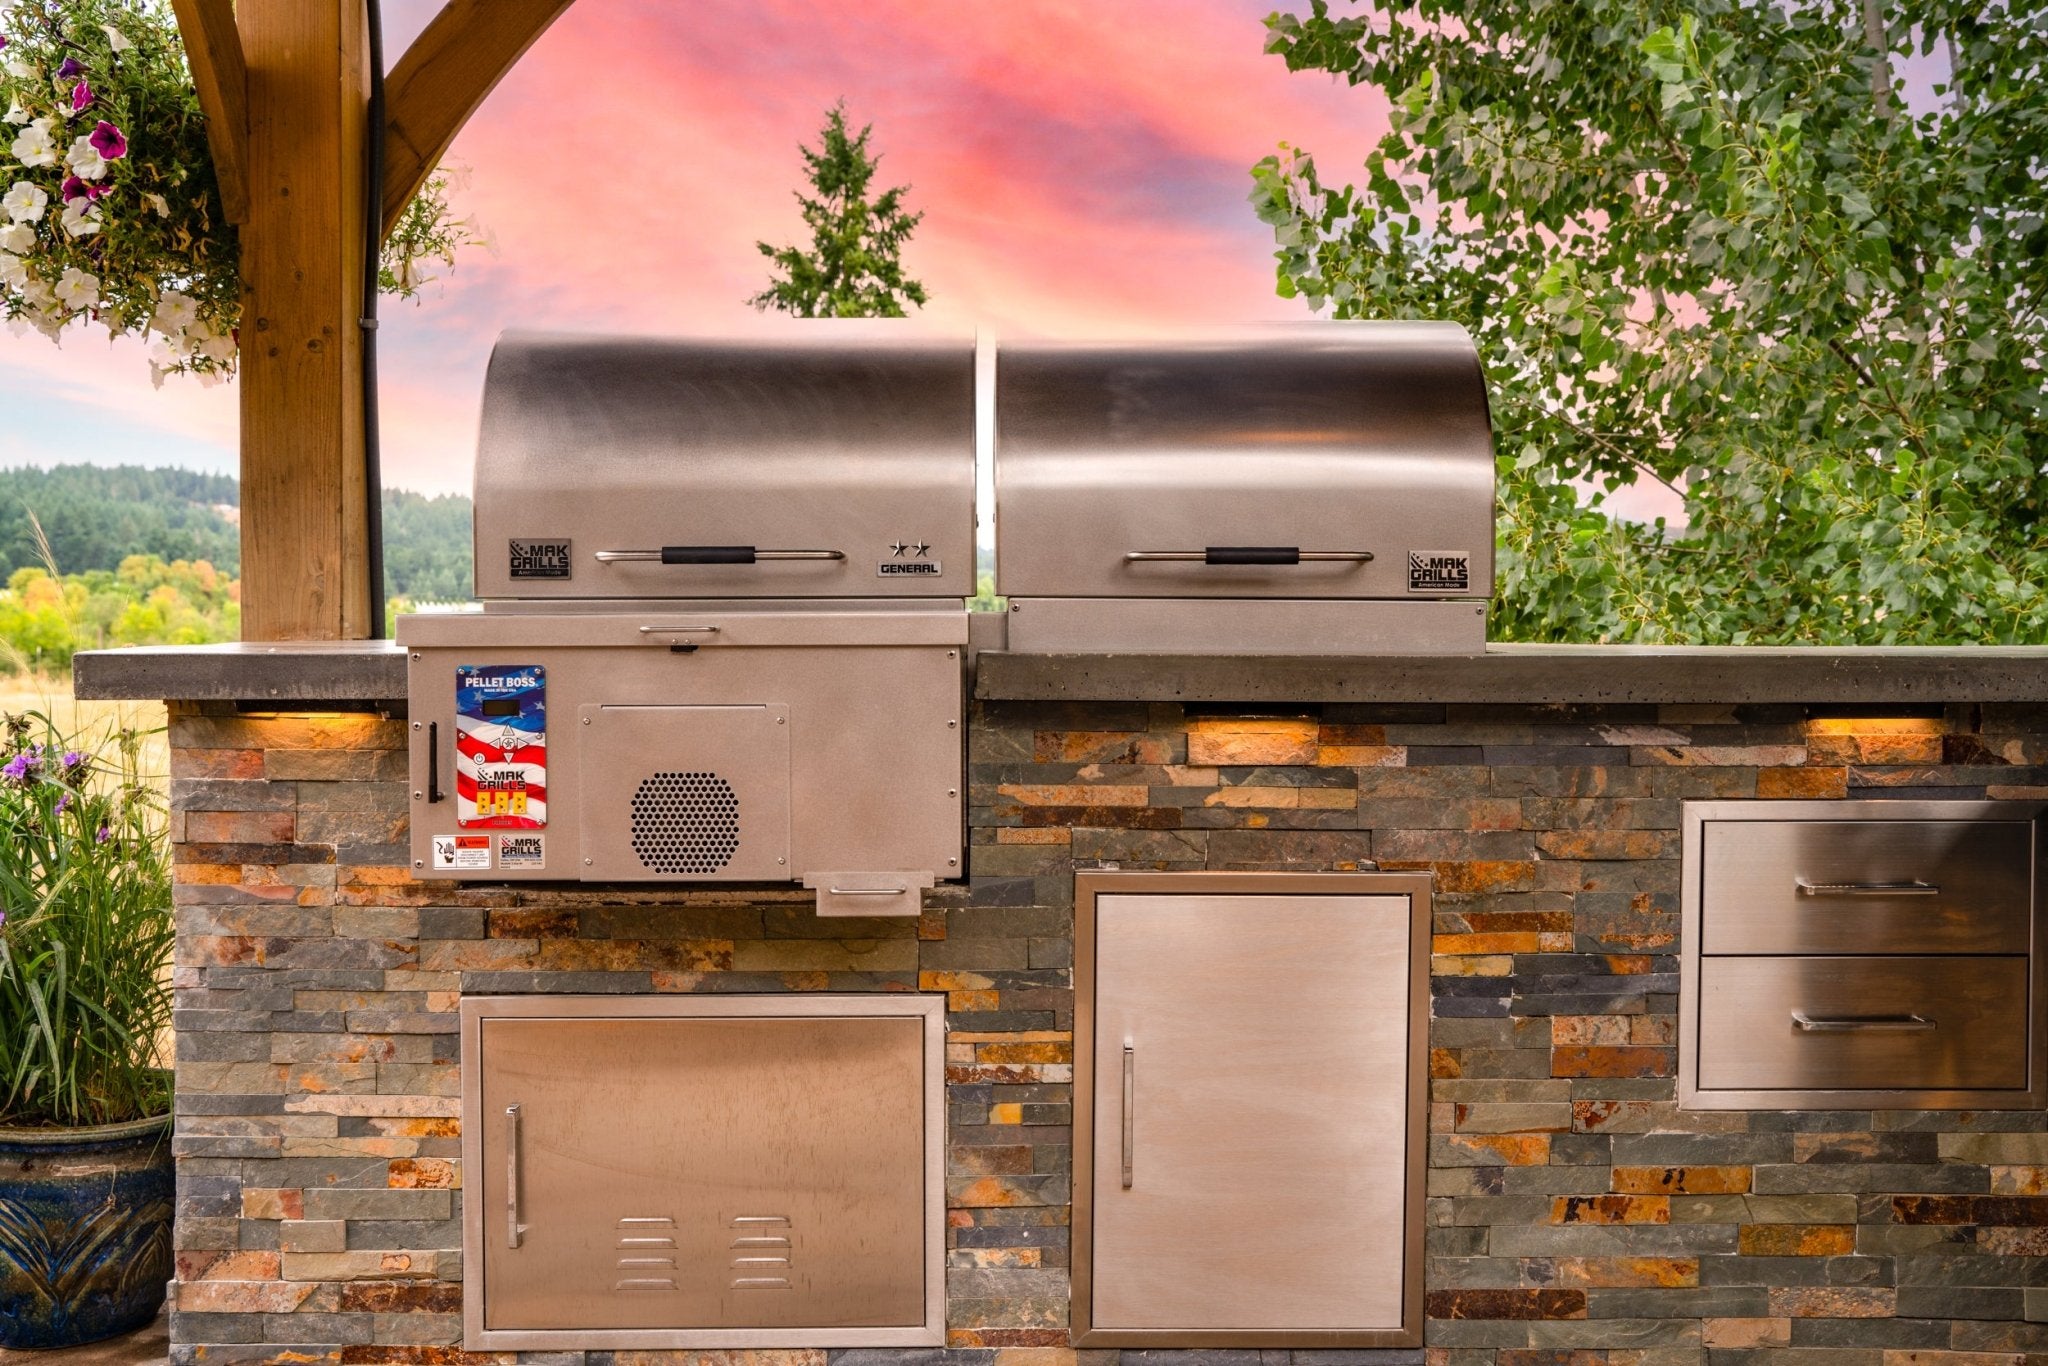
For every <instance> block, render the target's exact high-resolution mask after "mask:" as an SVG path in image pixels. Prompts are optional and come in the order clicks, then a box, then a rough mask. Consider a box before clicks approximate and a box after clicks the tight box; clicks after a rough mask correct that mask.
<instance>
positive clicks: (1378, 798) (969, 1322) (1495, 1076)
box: [171, 703, 2048, 1366]
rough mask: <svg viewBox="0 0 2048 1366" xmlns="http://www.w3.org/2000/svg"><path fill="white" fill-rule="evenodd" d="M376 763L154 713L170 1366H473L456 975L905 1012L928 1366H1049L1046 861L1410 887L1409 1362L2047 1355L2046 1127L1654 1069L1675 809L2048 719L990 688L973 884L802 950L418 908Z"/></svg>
mask: <svg viewBox="0 0 2048 1366" xmlns="http://www.w3.org/2000/svg"><path fill="white" fill-rule="evenodd" d="M404 742H405V729H404V725H403V723H402V721H399V720H392V719H387V718H384V717H380V716H377V715H372V714H360V715H333V716H295V715H256V714H239V713H237V712H236V711H235V709H234V708H232V707H229V706H222V705H213V704H209V705H205V706H195V705H174V706H173V708H172V712H171V743H172V746H173V748H172V763H173V770H174V785H173V802H174V808H175V809H174V816H173V820H174V833H175V836H176V840H177V851H176V852H177V879H178V881H177V900H178V914H179V930H180V935H179V946H178V966H177V970H176V971H177V992H178V1014H177V1027H178V1056H179V1062H178V1069H179V1071H178V1075H179V1098H178V1108H179V1118H178V1126H177V1137H176V1144H177V1153H178V1161H179V1167H180V1178H179V1220H178V1229H177V1246H178V1277H179V1282H178V1285H177V1286H176V1291H175V1295H176V1298H175V1316H174V1319H173V1326H172V1332H173V1340H174V1342H175V1344H176V1346H175V1349H174V1351H175V1354H176V1357H177V1359H179V1360H181V1361H221V1362H225V1361H248V1360H293V1361H299V1360H327V1361H345V1362H363V1363H370V1362H436V1361H464V1360H470V1359H471V1358H469V1357H466V1356H464V1355H463V1354H462V1353H461V1352H460V1351H459V1350H458V1349H457V1348H456V1347H455V1346H454V1345H453V1344H456V1343H457V1342H459V1339H460V1322H459V1304H460V1295H461V1287H460V1285H459V1281H460V1278H461V1275H462V1267H461V1257H460V1252H459V1247H460V1242H461V1239H460V1233H459V1218H458V1216H459V1202H460V1200H461V1198H462V1194H461V1187H462V1176H463V1173H462V1171H461V1166H460V1160H459V1155H458V1152H459V1142H458V1135H459V1129H458V1104H457V1099H456V1097H457V1095H458V1089H459V1088H458V1075H459V1073H458V1069H459V1059H458V1057H457V1039H456V1014H455V1010H456V1003H457V1001H458V999H459V997H460V996H461V994H462V993H464V992H491V993H503V992H649V991H655V992H663V991H667V992H687V991H697V992H707V991H739V992H785V991H910V990H924V991H934V992H944V993H946V995H947V1001H948V1008H949V1017H948V1018H949V1023H950V1027H951V1033H950V1035H949V1042H948V1044H947V1058H948V1065H949V1076H948V1082H949V1088H948V1089H949V1101H950V1105H949V1121H950V1126H949V1138H948V1162H949V1167H948V1179H947V1190H948V1193H949V1205H950V1209H949V1215H948V1238H947V1241H948V1263H949V1267H950V1271H949V1324H950V1329H949V1332H950V1338H951V1341H952V1343H953V1344H954V1350H955V1354H956V1355H964V1356H966V1357H970V1358H971V1357H976V1356H989V1355H994V1354H996V1353H1001V1354H1002V1356H1003V1358H1004V1359H1003V1363H1002V1366H1012V1358H1014V1359H1015V1366H1056V1363H1057V1362H1059V1361H1062V1360H1066V1359H1067V1358H1068V1354H1067V1353H1066V1352H1065V1351H1064V1350H1063V1349H1064V1347H1065V1344H1066V1333H1065V1323H1066V1316H1067V1272H1066V1266H1067V1246H1068V1244H1067V1220H1068V1202H1069V1195H1070V1190H1069V1154H1070V1130H1069V1123H1070V1117H1071V1109H1070V1104H1071V1099H1072V1097H1071V1082H1072V1041H1071V1032H1070V1031H1071V1028H1072V1023H1073V995H1072V990H1071V978H1070V968H1071V961H1072V942H1071V896H1072V886H1071V875H1072V872H1073V870H1074V869H1075V868H1076V867H1083V866H1096V865H1098V864H1103V863H1112V864H1117V865H1121V866H1123V867H1127V868H1138V867H1143V868H1160V869H1197V868H1219V869H1220V868H1230V869H1247V868H1273V869H1342V868H1351V867H1356V866H1358V865H1360V864H1362V863H1364V862H1365V861H1366V860H1369V859H1376V860H1378V861H1379V863H1380V865H1381V866H1382V867H1387V868H1427V869H1429V870H1431V871H1432V872H1433V873H1434V874H1435V877H1436V885H1437V888H1438V898H1437V902H1436V926H1435V929H1436V937H1435V943H1434V950H1435V957H1434V964H1433V966H1434V980H1435V1009H1434V1015H1435V1018H1434V1021H1433V1023H1432V1026H1431V1038H1430V1043H1431V1071H1432V1075H1433V1080H1432V1082H1431V1101H1432V1103H1431V1107H1430V1142H1429V1158H1430V1167H1431V1171H1430V1177H1429V1192H1430V1199H1429V1202H1428V1209H1427V1211H1426V1219H1427V1221H1428V1224H1429V1230H1428V1250H1429V1264H1428V1275H1427V1287H1428V1299H1427V1302H1428V1312H1429V1318H1430V1322H1429V1325H1428V1332H1429V1343H1430V1347H1429V1350H1428V1357H1429V1360H1430V1361H1431V1362H1432V1363H1434V1364H1435V1366H1467V1363H1471V1366H1478V1364H1479V1363H1498V1366H1601V1364H1602V1363H1611V1366H1664V1363H1672V1364H1673V1366H1676V1363H1681V1362H1704V1361H1711V1362H1714V1363H1724V1362H1730V1363H1732V1362H1743V1361H1748V1360H1750V1359H1752V1357H1753V1356H1759V1354H1762V1353H1770V1354H1771V1360H1773V1361H1774V1362H1776V1363H1779V1366H1794V1364H1795V1363H1797V1364H1798V1366H1804V1363H1808V1362H1822V1363H1828V1364H1829V1366H1860V1364H1861V1363H1871V1364H1872V1366H1943V1364H1944V1363H1945V1364H1946V1366H1988V1364H1989V1363H1992V1362H2018V1361H2020V1360H2022V1359H2024V1358H2025V1357H2026V1355H2027V1354H2030V1353H2040V1352H2048V1322H2040V1320H2048V1194H2044V1193H2043V1192H2044V1190H2048V1134H2044V1132H2043V1130H2044V1128H2048V1117H2044V1116H2043V1115H2041V1114H2038V1113H1954V1112H1928V1113H1918V1112H1879V1113H1875V1114H1873V1113H1870V1112H1847V1113H1843V1112H1829V1113H1793V1114H1788V1113H1774V1112H1756V1113H1710V1114H1681V1113H1679V1112H1678V1111H1677V1109H1676V1107H1675V1104H1674V1100H1673V1096H1674V1084H1673V1081H1672V1074H1673V1070H1674V1063H1675V1052H1674V1048H1673V1031H1674V1016H1675V995H1676V991H1677V974H1676V958H1675V954H1676V951H1677V936H1678V861H1677V860H1678V834H1677V830H1678V823H1679V804H1680V802H1681V801H1683V800H1685V799H1688V798H1746V797H1844V796H1893V797H1906V796H1913V797H1985V796H1990V797H2015V798H2043V797H2048V708H2034V709H2029V708H2021V707H2012V706H1994V705H1985V706H1981V707H1979V706H1972V705H1952V706H1949V707H1946V708H1942V709H1936V710H1934V711H1932V712H1928V711H1925V710H1923V711H1921V712H1919V713H1908V714H1905V715H1901V716H1892V717H1888V718H1887V717H1871V716H1865V717H1862V718H1860V719H1859V718H1853V717H1842V716H1839V715H1835V716H1829V715H1825V714H1817V713H1810V712H1809V710H1808V709H1805V708H1801V707H1796V706H1769V707H1733V708H1729V707H1713V706H1662V707H1655V706H1614V707H1606V708H1584V707H1545V706H1526V707H1499V706H1487V707H1480V706H1451V707H1444V706H1425V705H1402V706H1351V705H1347V706H1334V705H1333V706H1326V707H1321V708H1296V709H1282V710H1280V711H1278V712H1275V711H1273V710H1271V709H1251V708H1202V709H1195V708H1188V709H1183V708H1181V707H1178V706H1171V705H1139V704H1118V703H1102V704H1057V705H1055V704H1021V703H990V704H985V705H983V706H981V707H980V708H978V709H977V711H976V713H975V717H974V727H973V731H972V735H971V741H970V743H971V747H972V755H971V757H972V764H973V771H972V774H971V783H972V800H973V817H972V824H973V829H972V832H971V839H972V843H973V850H972V871H973V874H974V876H973V880H972V884H971V887H969V888H953V889H944V890H941V891H940V892H938V893H936V894H935V895H933V896H932V897H931V899H930V900H931V908H930V909H929V910H928V911H927V912H926V914H925V915H924V916H923V917H922V919H920V920H917V921H908V920H904V921H840V920H833V921H821V920H819V919H817V918H816V917H815V916H814V915H813V914H812V913H811V911H810V909H809V904H808V901H807V899H806V898H805V897H804V896H802V895H795V894H789V893H783V892H773V893H763V894H745V893H742V894H732V893H725V892H718V893H707V892H702V891H698V892H683V891H654V892H649V891H632V890H588V891H586V890H574V889H555V888H547V889H524V890H506V889H502V888H500V889H490V888H474V889H461V888H456V887H453V886H451V885H450V884H446V883H431V882H419V881H415V880H414V879H413V876H412V873H411V870H410V867H409V863H408V857H407V850H406V845H405V837H406V820H407V808H408V806H409V802H408V800H407V798H408V793H407V791H406V789H405V787H404V766H405V763H404V755H403V750H402V746H403V744H404ZM972 1349H994V1350H993V1352H990V1351H987V1350H984V1351H981V1352H975V1351H973V1350H972ZM1956 1354H1970V1355H1956ZM722 1355H725V1354H718V1353H682V1354H665V1353H625V1352H621V1353H617V1354H609V1353H592V1354H590V1359H591V1360H592V1361H593V1362H603V1361H613V1360H616V1361H617V1362H620V1363H626V1362H634V1361H656V1360H662V1361H666V1360H676V1361H682V1360H686V1359H687V1360H691V1361H704V1360H709V1359H716V1358H719V1357H721V1356H722ZM748 1355H750V1356H759V1357H764V1358H773V1359H774V1360H775V1362H776V1363H778V1366H781V1364H789V1366H818V1364H819V1363H822V1362H823V1361H824V1360H825V1357H826V1354H825V1353H822V1352H792V1353H768V1354H748ZM831 1355H832V1356H833V1358H834V1359H835V1361H836V1360H837V1359H838V1358H840V1357H843V1356H858V1357H860V1358H862V1359H863V1360H869V1359H879V1358H896V1357H906V1356H907V1357H918V1356H924V1355H928V1354H925V1353H915V1352H909V1353H894V1352H889V1353H874V1352H870V1353H860V1354H844V1353H833V1354H831ZM1082 1355H1084V1356H1091V1357H1094V1358H1096V1359H1097V1360H1098V1361H1100V1360H1107V1359H1108V1358H1109V1357H1110V1356H1112V1355H1113V1354H1111V1353H1099V1354H1090V1353H1083V1354H1082ZM1146 1355H1154V1354H1146ZM1286 1355H1287V1354H1285V1353H1271V1352H1268V1353H1251V1352H1242V1353H1217V1352H1208V1353H1202V1354H1200V1358H1201V1360H1202V1361H1203V1362H1205V1363H1207V1362H1208V1359H1209V1358H1219V1359H1228V1360H1229V1361H1230V1362H1232V1363H1244V1364H1245V1366H1271V1361H1270V1359H1273V1358H1279V1357H1285V1356H1286ZM1294 1355H1296V1356H1299V1357H1301V1358H1303V1361H1302V1363H1300V1366H1308V1363H1309V1362H1311V1361H1319V1362H1323V1363H1326V1364H1327V1363H1340V1362H1349V1361H1351V1360H1352V1359H1353V1358H1356V1359H1358V1360H1359V1361H1360V1362H1366V1361H1373V1360H1379V1361H1388V1362H1392V1361H1397V1360H1420V1359H1421V1357H1422V1354H1421V1353H1417V1352H1410V1353H1296V1354H1294ZM581 1356H582V1354H580V1353H567V1354H549V1355H545V1356H543V1355H540V1354H527V1355H526V1356H524V1357H522V1358H517V1359H520V1360H529V1361H540V1360H549V1361H552V1360H573V1359H580V1358H581ZM481 1359H495V1360H513V1359H514V1358H512V1357H509V1356H508V1357H501V1358H481ZM1190 1359H1192V1357H1191V1358H1190ZM1759 1359H1761V1358H1760V1356H1759Z"/></svg>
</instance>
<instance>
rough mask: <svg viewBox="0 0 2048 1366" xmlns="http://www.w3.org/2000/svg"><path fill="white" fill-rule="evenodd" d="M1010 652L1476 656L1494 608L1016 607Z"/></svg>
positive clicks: (1323, 603)
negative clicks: (1488, 618) (1488, 609)
mask: <svg viewBox="0 0 2048 1366" xmlns="http://www.w3.org/2000/svg"><path fill="white" fill-rule="evenodd" d="M1007 615H1008V618H1009V638H1008V643H1007V644H1005V645H1004V646H1003V648H1004V649H1008V650H1015V651H1018V652H1019V653H1028V654H1089V653H1096V652H1104V653H1111V654H1169V655H1178V654H1198V653H1207V654H1231V655H1477V654H1484V653H1485V652H1486V604H1484V603H1479V602H1442V601H1439V602H1335V601H1329V600H1314V599H1299V598H1295V599H1286V600H1273V601H1266V602H1244V601H1238V600H1235V599H1215V598H1123V599H1112V598H1022V599H1020V598H1013V599H1011V602H1010V611H1009V612H1008V614H1007Z"/></svg>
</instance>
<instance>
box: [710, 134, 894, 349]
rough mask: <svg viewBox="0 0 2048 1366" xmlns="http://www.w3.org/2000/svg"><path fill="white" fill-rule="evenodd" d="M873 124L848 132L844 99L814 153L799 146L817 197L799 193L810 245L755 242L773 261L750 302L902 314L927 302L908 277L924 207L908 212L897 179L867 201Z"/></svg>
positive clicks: (813, 314)
mask: <svg viewBox="0 0 2048 1366" xmlns="http://www.w3.org/2000/svg"><path fill="white" fill-rule="evenodd" d="M873 131H874V125H873V124H868V125H865V126H863V127H862V128H861V130H860V133H859V135H858V136H853V137H849V136H848V134H847V129H846V105H845V102H844V101H841V102H840V103H839V104H836V105H834V106H833V107H832V109H831V111H830V112H829V113H827V115H826V117H825V127H824V129H823V132H822V135H821V137H820V139H819V147H818V149H817V150H816V151H813V150H811V149H810V148H809V147H806V146H801V145H799V148H798V150H799V151H801V152H802V153H803V157H804V170H805V174H806V175H807V176H808V178H809V179H810V182H811V188H812V189H813V190H814V191H815V197H812V196H809V195H805V194H803V193H802V192H801V191H799V192H798V193H797V197H796V198H797V203H798V204H799V205H801V206H802V208H803V216H804V222H805V224H806V225H808V226H809V228H810V230H811V244H810V246H809V248H808V249H806V248H803V247H797V246H788V247H782V248H776V247H774V246H771V245H769V244H768V243H766V242H757V243H755V245H756V246H758V247H759V248H760V249H761V254H762V255H763V256H766V257H767V258H768V259H769V260H771V261H773V262H774V263H775V272H774V274H773V275H771V277H770V279H769V284H768V288H767V289H765V290H763V291H762V292H761V293H759V294H756V295H755V296H754V297H753V298H751V299H749V300H748V301H747V302H748V303H751V304H752V305H753V306H754V307H756V308H758V309H763V310H766V309H770V308H773V309H779V310H781V311H782V312H784V313H793V314H795V315H796V316H797V317H799V318H900V317H902V316H904V309H903V306H904V304H906V303H910V304H915V305H917V306H918V307H920V308H922V307H923V306H924V304H925V300H926V295H925V289H924V286H923V285H922V284H919V283H918V282H917V281H916V280H912V279H909V278H907V277H906V276H905V275H904V273H903V262H902V259H901V255H902V250H903V244H904V242H906V241H908V240H909V238H910V234H911V232H912V231H913V230H915V229H916V227H917V225H918V223H919V221H920V220H922V219H923V218H924V215H923V214H922V213H906V212H905V211H904V209H903V195H904V192H905V191H907V190H908V189H909V188H910V187H909V186H908V185H898V186H895V187H894V188H892V189H888V190H885V191H883V192H882V194H881V195H880V196H879V197H877V198H875V199H872V200H871V199H869V197H868V188H869V185H870V183H871V182H872V181H873V180H874V177H875V169H876V166H877V163H878V162H879V161H880V158H879V157H875V156H870V155H869V154H868V138H869V135H870V134H871V133H872V132H873Z"/></svg>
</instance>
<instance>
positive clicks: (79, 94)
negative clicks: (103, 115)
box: [71, 81, 92, 114]
mask: <svg viewBox="0 0 2048 1366" xmlns="http://www.w3.org/2000/svg"><path fill="white" fill-rule="evenodd" d="M91 103H92V87H91V86H89V85H87V84H86V83H85V82H84V81H80V82H79V83H78V84H77V85H74V86H72V87H71V112H72V113H74V114H76V113H77V112H79V111H80V110H81V109H83V108H85V107H86V106H87V105H88V104H91Z"/></svg>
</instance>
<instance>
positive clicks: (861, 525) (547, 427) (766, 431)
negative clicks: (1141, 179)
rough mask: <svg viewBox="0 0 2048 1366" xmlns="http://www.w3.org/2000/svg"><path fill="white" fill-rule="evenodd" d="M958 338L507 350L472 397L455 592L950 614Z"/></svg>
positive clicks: (524, 338) (963, 567) (634, 342)
mask: <svg viewBox="0 0 2048 1366" xmlns="http://www.w3.org/2000/svg"><path fill="white" fill-rule="evenodd" d="M974 569H975V566H974V343H973V341H972V340H971V339H968V338H960V339H952V338H943V339H942V338H934V337H932V336H930V335H929V334H922V333H919V332H917V331H915V330H912V329H909V328H907V327H906V326H905V325H903V324H888V323H881V324H876V323H846V322H837V321H832V322H804V323H790V324H788V325H787V326H786V327H784V328H780V329H778V330H776V331H775V332H773V333H771V334H768V335H765V336H762V337H749V338H745V339H740V340H732V339H721V340H716V341H712V340H695V339H682V340H675V339H666V338H654V337H604V336H563V335H550V334H540V333H516V332H515V333H508V334H506V335H505V336H504V337H503V338H502V339H500V341H499V343H498V346H497V350H496V351H495V352H494V353H493V355H492V357H491V366H490V373H489V376H488V378H487V379H486V380H485V383H484V401H483V421H482V435H481V439H480V441H479V445H478V450H477V463H476V586H477V596H478V597H480V598H482V599H484V600H486V601H490V600H493V599H499V600H503V599H537V598H611V599H619V598H889V597H911V598H940V599H944V598H951V599H960V598H965V597H970V596H972V595H973V593H974V591H975V583H974V580H975V572H974Z"/></svg>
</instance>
